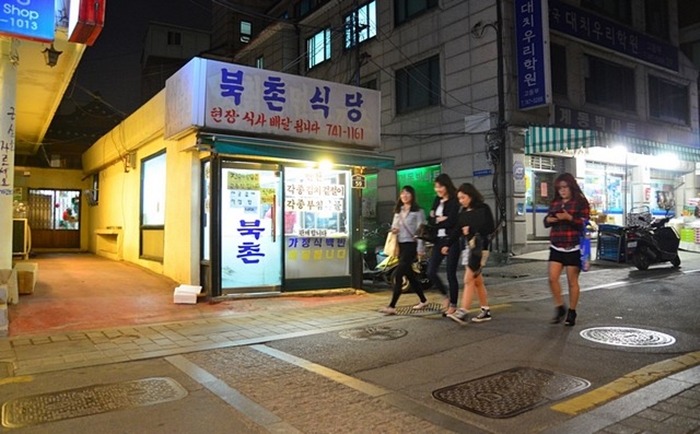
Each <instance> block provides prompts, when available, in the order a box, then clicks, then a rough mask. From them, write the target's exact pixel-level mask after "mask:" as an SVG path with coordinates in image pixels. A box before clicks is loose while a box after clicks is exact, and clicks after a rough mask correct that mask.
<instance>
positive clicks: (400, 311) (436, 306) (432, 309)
mask: <svg viewBox="0 0 700 434" xmlns="http://www.w3.org/2000/svg"><path fill="white" fill-rule="evenodd" d="M413 306H415V305H411V306H399V307H397V308H396V315H426V314H430V315H434V314H436V313H441V312H442V306H441V305H440V303H428V305H427V306H425V307H424V308H423V309H414V308H413Z"/></svg>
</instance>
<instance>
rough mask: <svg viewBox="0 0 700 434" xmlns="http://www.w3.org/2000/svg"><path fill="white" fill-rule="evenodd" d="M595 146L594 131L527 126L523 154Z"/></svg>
mask: <svg viewBox="0 0 700 434" xmlns="http://www.w3.org/2000/svg"><path fill="white" fill-rule="evenodd" d="M592 146H595V132H594V131H591V130H578V129H573V128H553V127H529V128H528V129H527V136H526V138H525V154H539V153H542V152H557V151H573V150H575V149H580V148H590V147H592Z"/></svg>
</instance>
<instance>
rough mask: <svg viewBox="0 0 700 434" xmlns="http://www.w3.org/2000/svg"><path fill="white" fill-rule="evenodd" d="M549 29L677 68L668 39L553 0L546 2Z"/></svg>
mask: <svg viewBox="0 0 700 434" xmlns="http://www.w3.org/2000/svg"><path fill="white" fill-rule="evenodd" d="M549 28H550V29H552V30H556V31H559V32H561V33H564V34H566V35H569V36H573V37H575V38H578V39H581V40H583V41H586V42H590V43H592V44H595V45H598V46H601V47H605V48H607V49H610V50H614V51H616V52H618V53H622V54H625V55H627V56H630V57H633V58H635V59H639V60H642V61H645V62H648V63H651V64H653V65H658V66H662V67H664V68H667V69H670V70H673V71H678V49H677V48H676V47H674V46H673V45H671V44H669V43H668V42H664V41H662V40H660V39H657V38H654V37H651V36H648V35H646V34H644V33H641V32H637V31H635V30H632V29H630V28H628V27H625V26H623V25H621V24H617V23H615V22H613V21H611V20H608V19H605V18H603V17H600V16H598V15H595V14H593V13H590V12H588V11H585V10H582V9H579V8H576V7H574V6H571V5H569V4H566V3H563V2H560V1H557V0H550V1H549Z"/></svg>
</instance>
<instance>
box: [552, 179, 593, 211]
mask: <svg viewBox="0 0 700 434" xmlns="http://www.w3.org/2000/svg"><path fill="white" fill-rule="evenodd" d="M561 182H566V185H568V186H569V190H571V197H573V198H574V199H576V200H580V201H583V202H585V203H586V204H587V205H588V199H586V195H584V194H583V191H581V186H579V185H578V182H576V178H574V175H572V174H570V173H568V172H565V173H562V174H561V175H559V176H557V179H555V180H554V200H561V195H560V194H559V183H561Z"/></svg>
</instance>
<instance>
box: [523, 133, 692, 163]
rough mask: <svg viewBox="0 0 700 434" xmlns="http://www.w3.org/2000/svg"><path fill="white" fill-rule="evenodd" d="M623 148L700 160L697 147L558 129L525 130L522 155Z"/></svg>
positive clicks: (637, 152) (639, 152)
mask: <svg viewBox="0 0 700 434" xmlns="http://www.w3.org/2000/svg"><path fill="white" fill-rule="evenodd" d="M620 145H622V146H626V147H627V151H628V152H631V153H635V154H645V155H661V154H665V153H674V154H676V155H677V156H678V158H679V159H681V160H684V161H694V162H698V161H700V148H695V147H690V146H684V145H679V144H673V143H663V142H654V141H652V140H645V139H638V138H635V137H627V136H621V135H617V134H610V133H603V132H600V131H592V130H579V129H572V128H557V127H540V126H533V127H528V130H527V136H526V140H525V154H528V155H529V154H539V153H544V152H558V151H572V150H576V149H581V148H591V147H593V146H602V147H613V146H620Z"/></svg>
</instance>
